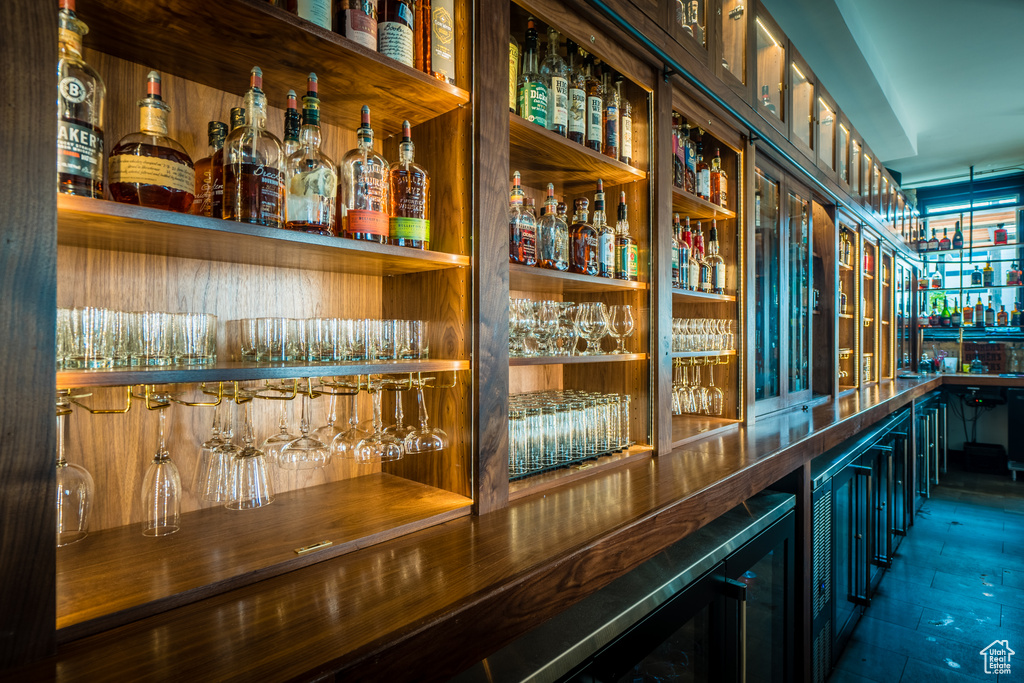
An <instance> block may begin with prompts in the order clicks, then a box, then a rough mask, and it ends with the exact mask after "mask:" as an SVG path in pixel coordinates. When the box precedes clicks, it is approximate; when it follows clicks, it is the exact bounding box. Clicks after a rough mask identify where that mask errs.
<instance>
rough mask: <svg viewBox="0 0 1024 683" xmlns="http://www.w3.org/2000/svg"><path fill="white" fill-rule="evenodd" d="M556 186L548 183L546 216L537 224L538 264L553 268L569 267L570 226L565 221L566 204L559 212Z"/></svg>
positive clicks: (564, 268)
mask: <svg viewBox="0 0 1024 683" xmlns="http://www.w3.org/2000/svg"><path fill="white" fill-rule="evenodd" d="M558 206H559V203H558V200H557V199H555V186H554V185H553V184H552V183H548V195H547V198H546V199H545V200H544V209H545V210H544V216H543V217H542V218H541V219H540V221H539V222H538V224H537V251H538V257H537V264H538V265H539V266H540V267H541V268H550V269H551V270H568V269H569V226H568V225H567V224H566V222H565V218H564V214H565V205H564V204H563V205H562V213H561V214H559V213H558Z"/></svg>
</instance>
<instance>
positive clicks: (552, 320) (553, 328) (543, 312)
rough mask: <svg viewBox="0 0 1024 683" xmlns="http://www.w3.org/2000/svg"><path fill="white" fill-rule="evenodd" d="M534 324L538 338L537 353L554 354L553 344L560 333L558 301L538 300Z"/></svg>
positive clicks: (535, 306) (535, 305) (543, 354)
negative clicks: (552, 351)
mask: <svg viewBox="0 0 1024 683" xmlns="http://www.w3.org/2000/svg"><path fill="white" fill-rule="evenodd" d="M533 325H534V327H533V328H534V335H535V336H536V338H537V355H542V356H550V355H552V353H551V344H552V342H553V341H554V339H555V336H556V335H557V334H558V302H557V301H538V302H536V303H535V304H534V318H533Z"/></svg>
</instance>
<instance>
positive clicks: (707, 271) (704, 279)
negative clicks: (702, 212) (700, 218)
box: [693, 222, 713, 292]
mask: <svg viewBox="0 0 1024 683" xmlns="http://www.w3.org/2000/svg"><path fill="white" fill-rule="evenodd" d="M696 237H697V244H695V245H694V249H693V251H694V253H696V254H697V273H698V275H697V291H700V292H710V291H711V289H712V286H713V285H712V283H711V264H710V263H708V260H707V258H706V257H705V251H704V235H703V234H702V233H701V231H700V223H699V222H698V223H697V235H696Z"/></svg>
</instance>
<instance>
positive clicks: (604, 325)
mask: <svg viewBox="0 0 1024 683" xmlns="http://www.w3.org/2000/svg"><path fill="white" fill-rule="evenodd" d="M576 329H577V330H578V331H579V335H580V336H581V337H583V339H584V341H585V342H586V347H585V348H584V350H583V351H582V352H581V353H580V355H581V356H596V355H598V354H599V353H600V351H601V347H600V341H601V338H602V337H604V335H605V334H606V333H607V332H608V318H607V313H606V310H605V305H604V303H602V302H600V301H587V302H584V303H580V304H577V305H576Z"/></svg>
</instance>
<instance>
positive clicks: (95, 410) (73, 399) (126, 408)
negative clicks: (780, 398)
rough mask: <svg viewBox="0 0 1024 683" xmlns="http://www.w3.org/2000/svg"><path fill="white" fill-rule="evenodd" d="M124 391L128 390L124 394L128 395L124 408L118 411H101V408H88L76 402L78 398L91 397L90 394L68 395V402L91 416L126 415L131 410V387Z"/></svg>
mask: <svg viewBox="0 0 1024 683" xmlns="http://www.w3.org/2000/svg"><path fill="white" fill-rule="evenodd" d="M126 389H127V390H128V391H127V392H126V393H127V394H128V397H127V398H126V399H125V406H124V408H120V409H117V410H113V409H103V408H90V407H89V406H87V405H85V404H83V403H80V402H79V401H78V399H79V398H85V397H86V396H92V394H81V395H79V396H72V395H70V394H68V400H69V401H71V402H72V403H74V404H75V405H76V406H78V407H79V408H83V409H85V410H87V411H88V412H89V413H90V414H92V415H114V414H121V413H127V412H128V411H129V410H131V407H132V388H131V386H128V387H126ZM68 412H70V409H69V411H68Z"/></svg>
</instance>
